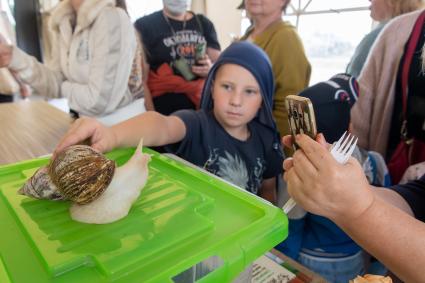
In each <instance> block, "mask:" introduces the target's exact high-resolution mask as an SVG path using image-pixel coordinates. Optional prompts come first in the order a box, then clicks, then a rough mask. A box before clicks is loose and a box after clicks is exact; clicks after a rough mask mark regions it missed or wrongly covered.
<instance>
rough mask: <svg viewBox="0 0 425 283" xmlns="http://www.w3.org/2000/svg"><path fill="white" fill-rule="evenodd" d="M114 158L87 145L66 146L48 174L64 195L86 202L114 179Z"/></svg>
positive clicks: (103, 189)
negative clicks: (109, 157) (108, 157)
mask: <svg viewBox="0 0 425 283" xmlns="http://www.w3.org/2000/svg"><path fill="white" fill-rule="evenodd" d="M115 167H116V166H115V162H114V161H112V160H109V159H107V158H106V157H105V156H104V155H103V154H101V153H99V152H97V151H96V150H94V149H93V148H91V147H90V146H87V145H74V146H70V147H68V148H66V149H65V150H63V151H62V152H60V153H58V155H57V156H56V157H55V159H53V160H52V161H51V163H50V165H49V169H48V170H49V171H48V174H49V176H50V178H51V180H52V183H53V184H54V185H55V186H56V187H57V188H58V190H59V191H60V193H61V194H62V195H63V196H64V198H66V199H68V200H71V201H73V202H75V203H78V204H87V203H90V202H91V201H93V200H95V199H96V198H97V197H99V196H100V195H101V194H102V193H103V192H104V191H105V190H106V188H107V187H108V185H109V184H110V183H111V181H112V178H113V176H114V171H115Z"/></svg>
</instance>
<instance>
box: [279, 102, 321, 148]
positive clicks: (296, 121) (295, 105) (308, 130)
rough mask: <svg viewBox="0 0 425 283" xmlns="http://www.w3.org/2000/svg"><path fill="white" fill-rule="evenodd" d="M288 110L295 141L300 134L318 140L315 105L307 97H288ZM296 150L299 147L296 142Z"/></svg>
mask: <svg viewBox="0 0 425 283" xmlns="http://www.w3.org/2000/svg"><path fill="white" fill-rule="evenodd" d="M285 105H286V110H287V111H288V122H289V128H290V130H291V134H292V137H293V141H295V136H296V135H298V134H306V135H308V136H310V137H311V138H312V139H314V140H315V139H316V135H317V128H316V118H315V116H314V109H313V104H312V103H311V101H310V99H308V98H307V97H301V96H297V95H288V96H287V97H286V99H285ZM293 147H294V150H297V149H298V148H299V147H298V145H297V144H296V143H295V142H294V143H293Z"/></svg>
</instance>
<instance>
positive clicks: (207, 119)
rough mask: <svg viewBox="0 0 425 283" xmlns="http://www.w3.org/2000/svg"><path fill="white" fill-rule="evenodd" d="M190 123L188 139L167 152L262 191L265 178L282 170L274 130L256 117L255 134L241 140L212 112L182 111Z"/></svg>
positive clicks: (184, 117)
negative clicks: (220, 122)
mask: <svg viewBox="0 0 425 283" xmlns="http://www.w3.org/2000/svg"><path fill="white" fill-rule="evenodd" d="M173 115H176V116H178V117H179V118H181V119H182V120H183V122H184V123H185V125H186V136H185V137H184V139H183V140H182V141H181V142H179V143H177V144H173V145H168V146H167V147H166V149H167V151H169V152H172V153H175V154H177V155H178V156H180V157H181V158H183V159H185V160H187V161H189V162H191V163H193V164H195V165H197V166H199V167H202V168H204V169H206V170H207V171H209V172H211V173H213V174H215V175H217V176H219V177H221V178H223V179H225V180H226V181H229V182H230V183H232V184H235V185H237V186H239V187H241V188H245V189H246V190H247V191H249V192H251V193H254V194H258V189H259V188H260V186H261V183H262V180H263V179H268V178H272V177H276V176H277V175H279V174H280V173H282V162H283V159H282V157H281V156H280V155H279V154H277V152H276V150H274V149H273V141H274V133H273V131H272V130H271V129H269V128H267V127H265V126H264V125H262V124H261V123H259V122H257V121H255V120H253V121H251V122H250V123H249V124H248V128H249V130H250V133H251V136H250V137H249V138H248V140H247V141H240V140H238V139H235V138H234V137H232V136H231V135H229V134H228V133H227V132H226V131H225V130H224V129H223V127H222V126H221V125H220V124H219V123H218V122H217V120H216V119H215V117H214V115H213V114H212V113H207V112H205V111H203V110H199V111H191V110H181V111H178V112H176V113H174V114H173Z"/></svg>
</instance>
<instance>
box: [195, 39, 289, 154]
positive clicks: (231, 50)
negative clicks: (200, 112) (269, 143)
mask: <svg viewBox="0 0 425 283" xmlns="http://www.w3.org/2000/svg"><path fill="white" fill-rule="evenodd" d="M224 64H236V65H239V66H241V67H243V68H245V69H247V70H248V71H249V72H251V74H252V75H253V76H254V77H255V79H256V80H257V83H258V85H259V86H260V91H261V95H262V97H263V103H262V106H261V108H260V109H259V110H258V113H257V116H256V118H255V119H257V121H259V122H260V123H261V124H263V125H265V126H266V127H269V128H270V129H272V130H273V131H275V132H276V141H275V142H274V144H273V147H274V148H275V149H276V150H281V145H280V138H279V133H278V131H277V127H276V123H275V121H274V119H273V114H272V107H273V96H274V78H273V70H272V66H271V63H270V60H269V58H268V57H267V54H266V53H265V52H264V51H263V50H262V49H261V48H259V47H258V46H256V45H254V44H252V43H250V42H247V41H241V42H236V43H233V44H231V45H230V46H229V47H227V48H226V50H224V51H223V52H222V53H221V55H220V57H219V58H218V60H217V61H216V62H215V63H214V65H213V67H212V68H211V70H210V72H209V73H208V76H207V79H206V80H205V84H204V88H203V90H202V98H201V109H204V110H206V111H210V110H211V109H212V108H213V105H214V104H213V99H212V95H211V89H212V86H213V82H214V78H215V75H216V73H217V70H218V69H219V68H220V66H222V65H224Z"/></svg>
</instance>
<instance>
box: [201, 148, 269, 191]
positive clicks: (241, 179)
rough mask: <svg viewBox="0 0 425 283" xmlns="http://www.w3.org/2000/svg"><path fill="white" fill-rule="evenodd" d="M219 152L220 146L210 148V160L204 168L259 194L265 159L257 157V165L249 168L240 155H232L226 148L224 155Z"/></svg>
mask: <svg viewBox="0 0 425 283" xmlns="http://www.w3.org/2000/svg"><path fill="white" fill-rule="evenodd" d="M219 152H220V151H219V149H218V148H214V149H210V154H209V157H208V160H207V161H206V162H205V164H204V166H203V168H204V169H205V170H207V171H208V172H211V173H213V174H215V175H217V176H219V177H221V178H223V179H224V180H226V181H228V182H230V183H232V184H234V185H236V186H238V187H241V188H243V189H246V190H247V191H249V192H251V193H253V194H258V188H259V187H260V186H261V181H262V176H263V173H264V170H265V166H264V163H265V162H264V160H261V159H260V158H257V160H256V161H257V162H256V165H254V167H253V168H250V170H248V168H247V166H246V163H245V162H244V160H243V159H242V158H241V157H240V156H239V155H237V154H235V155H232V154H230V153H229V152H228V151H226V150H225V151H224V155H223V156H221V155H220V154H219Z"/></svg>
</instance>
